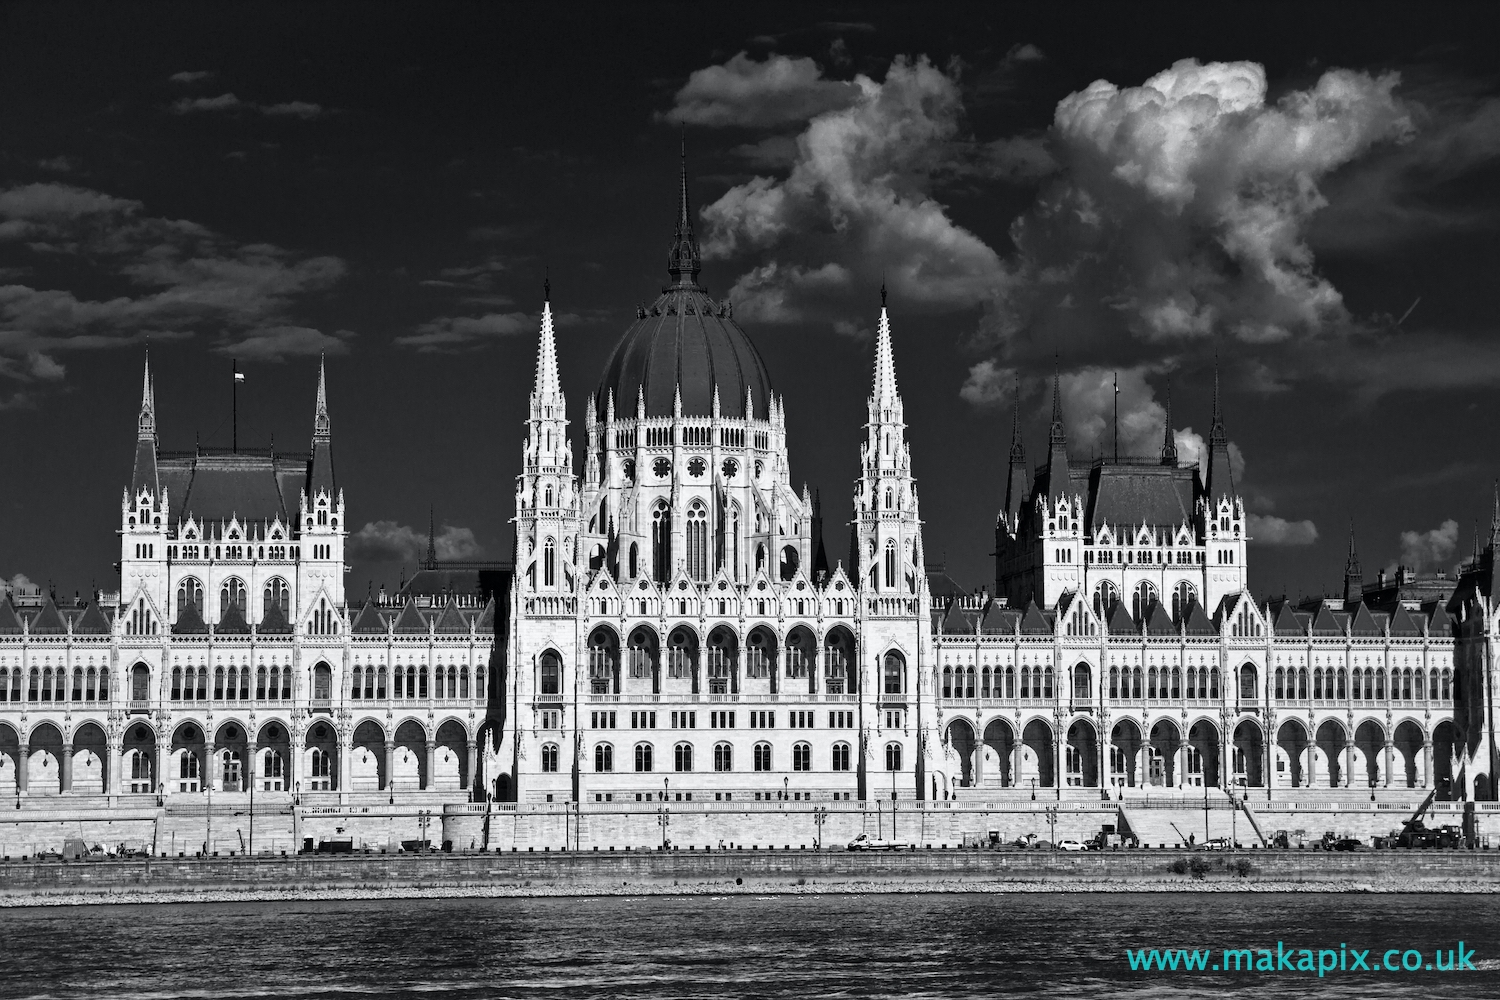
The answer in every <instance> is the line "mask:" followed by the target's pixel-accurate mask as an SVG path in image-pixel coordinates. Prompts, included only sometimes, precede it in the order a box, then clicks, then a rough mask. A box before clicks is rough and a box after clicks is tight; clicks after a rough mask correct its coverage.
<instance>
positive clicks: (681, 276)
mask: <svg viewBox="0 0 1500 1000" xmlns="http://www.w3.org/2000/svg"><path fill="white" fill-rule="evenodd" d="M702 269H703V258H702V256H701V255H700V254H699V252H698V237H697V236H695V235H693V213H692V210H691V209H689V208H688V192H687V136H686V135H685V134H684V136H683V139H682V169H681V177H680V184H679V195H678V204H677V230H676V232H675V233H673V235H672V250H671V252H670V253H669V254H667V273H668V274H670V275H671V276H672V282H673V284H675V285H678V286H680V287H696V286H697V284H698V272H699V271H701V270H702Z"/></svg>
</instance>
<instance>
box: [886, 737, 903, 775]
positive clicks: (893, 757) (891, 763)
mask: <svg viewBox="0 0 1500 1000" xmlns="http://www.w3.org/2000/svg"><path fill="white" fill-rule="evenodd" d="M885 769H886V770H887V771H899V770H901V744H899V743H887V744H886V745H885Z"/></svg>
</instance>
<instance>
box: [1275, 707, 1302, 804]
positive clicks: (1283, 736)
mask: <svg viewBox="0 0 1500 1000" xmlns="http://www.w3.org/2000/svg"><path fill="white" fill-rule="evenodd" d="M1275 752H1276V784H1277V786H1278V787H1282V788H1304V787H1306V785H1307V772H1306V770H1305V765H1306V762H1307V730H1306V729H1305V728H1303V726H1302V723H1301V722H1298V721H1297V720H1296V719H1288V720H1287V721H1285V722H1283V723H1282V724H1281V728H1280V729H1278V730H1277V731H1276V748H1275Z"/></svg>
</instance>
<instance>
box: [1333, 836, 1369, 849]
mask: <svg viewBox="0 0 1500 1000" xmlns="http://www.w3.org/2000/svg"><path fill="white" fill-rule="evenodd" d="M1328 849H1329V850H1330V851H1363V850H1366V847H1365V842H1364V841H1363V840H1360V839H1359V838H1358V837H1340V838H1339V839H1338V840H1335V841H1334V842H1333V843H1332V844H1330V845H1329V847H1328Z"/></svg>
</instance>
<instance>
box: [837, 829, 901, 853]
mask: <svg viewBox="0 0 1500 1000" xmlns="http://www.w3.org/2000/svg"><path fill="white" fill-rule="evenodd" d="M910 849H911V844H909V843H907V842H906V841H904V840H883V839H881V838H879V837H872V836H870V835H869V834H868V833H861V834H859V835H858V836H856V837H855V838H854V839H853V840H851V841H849V850H851V851H906V850H910Z"/></svg>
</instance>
